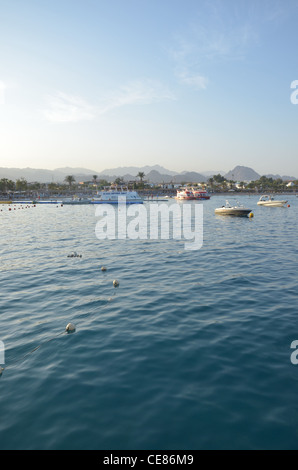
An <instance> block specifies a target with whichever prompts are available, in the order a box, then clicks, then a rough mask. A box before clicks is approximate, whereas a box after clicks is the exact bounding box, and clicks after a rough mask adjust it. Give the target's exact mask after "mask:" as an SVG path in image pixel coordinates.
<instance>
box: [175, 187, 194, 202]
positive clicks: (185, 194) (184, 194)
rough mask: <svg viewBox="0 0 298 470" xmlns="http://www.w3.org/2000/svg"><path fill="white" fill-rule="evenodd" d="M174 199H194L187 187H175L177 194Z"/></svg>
mask: <svg viewBox="0 0 298 470" xmlns="http://www.w3.org/2000/svg"><path fill="white" fill-rule="evenodd" d="M176 199H179V200H180V201H189V200H193V199H195V197H194V195H193V192H192V191H190V190H189V189H187V188H181V189H177V196H176Z"/></svg>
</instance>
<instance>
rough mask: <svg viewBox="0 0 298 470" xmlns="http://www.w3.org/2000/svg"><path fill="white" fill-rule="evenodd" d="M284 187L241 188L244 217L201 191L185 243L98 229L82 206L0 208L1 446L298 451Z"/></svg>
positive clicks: (295, 280) (293, 237)
mask: <svg viewBox="0 0 298 470" xmlns="http://www.w3.org/2000/svg"><path fill="white" fill-rule="evenodd" d="M233 199H234V198H231V200H230V202H234V201H233ZM288 199H289V204H290V206H291V207H289V208H288V207H286V208H268V207H259V206H257V201H258V197H256V196H251V197H245V196H243V197H241V203H243V204H244V205H245V206H248V207H249V208H251V209H252V210H253V213H254V218H251V219H249V218H237V217H236V218H233V217H221V216H216V215H215V214H214V209H215V208H216V207H220V206H222V205H224V204H225V198H224V197H221V196H213V197H212V198H211V199H210V200H209V201H204V202H202V203H201V204H203V206H204V226H203V227H204V241H203V246H202V248H201V249H200V250H196V251H189V250H185V245H184V242H183V240H173V239H169V240H161V239H158V240H150V239H148V240H131V239H127V240H117V239H115V240H108V239H107V240H99V239H98V238H97V237H96V235H95V227H96V223H97V219H96V217H95V208H94V206H92V205H90V206H88V205H86V206H66V205H65V206H63V207H62V206H61V205H53V204H51V205H44V204H42V205H37V206H36V207H33V206H30V207H26V206H22V207H23V208H22V207H21V206H12V210H11V211H9V210H8V206H1V207H0V208H2V212H0V235H1V238H0V240H1V246H0V263H1V264H0V292H1V297H0V341H1V343H0V345H1V344H2V345H3V348H5V364H3V365H2V367H4V371H3V374H2V376H1V377H0V399H1V414H0V448H1V449H104V450H113V449H114V450H116V449H118V450H119V449H130V450H137V449H151V450H152V449H155V450H167V449H171V450H183V449H185V450H186V449H187V450H195V449H298V399H297V396H298V366H295V365H293V363H292V362H291V354H292V353H293V350H291V343H292V342H293V341H295V340H297V339H298V306H297V292H298V276H297V254H298V250H297V230H298V212H297V207H298V203H297V202H298V200H297V199H296V198H295V197H294V196H289V197H288ZM168 204H170V202H169V203H168ZM193 204H197V202H195V203H193ZM74 251H75V252H76V253H77V254H79V255H81V257H69V254H70V253H72V252H74ZM102 266H105V267H106V268H107V270H106V271H104V272H103V271H101V267H102ZM114 279H117V280H118V281H119V287H118V288H116V289H115V288H114V287H113V280H114ZM70 322H71V323H73V324H75V325H76V331H75V332H74V333H72V334H67V333H66V332H65V327H66V325H67V324H68V323H70ZM3 348H2V349H3ZM2 352H3V355H4V351H2ZM2 360H3V359H2ZM3 362H4V361H3ZM0 365H1V364H0Z"/></svg>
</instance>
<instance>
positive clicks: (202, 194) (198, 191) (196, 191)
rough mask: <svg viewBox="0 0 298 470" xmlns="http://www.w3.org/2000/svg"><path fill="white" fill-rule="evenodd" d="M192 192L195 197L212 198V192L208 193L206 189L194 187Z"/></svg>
mask: <svg viewBox="0 0 298 470" xmlns="http://www.w3.org/2000/svg"><path fill="white" fill-rule="evenodd" d="M192 193H193V195H194V197H195V199H210V197H211V196H210V194H208V193H207V191H206V189H194V188H192Z"/></svg>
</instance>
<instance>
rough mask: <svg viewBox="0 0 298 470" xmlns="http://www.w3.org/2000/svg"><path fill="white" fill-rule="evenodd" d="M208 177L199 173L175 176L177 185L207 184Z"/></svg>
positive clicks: (184, 173)
mask: <svg viewBox="0 0 298 470" xmlns="http://www.w3.org/2000/svg"><path fill="white" fill-rule="evenodd" d="M207 179H208V178H207V177H206V176H204V175H202V174H201V173H197V172H196V171H184V172H183V173H180V175H177V176H175V182H176V183H187V182H191V183H205V182H206V181H207Z"/></svg>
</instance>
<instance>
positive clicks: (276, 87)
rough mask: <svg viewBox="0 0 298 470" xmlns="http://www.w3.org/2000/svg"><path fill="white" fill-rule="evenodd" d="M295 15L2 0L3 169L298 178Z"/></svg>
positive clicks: (252, 8)
mask: <svg viewBox="0 0 298 470" xmlns="http://www.w3.org/2000/svg"><path fill="white" fill-rule="evenodd" d="M297 14H298V0H212V1H210V0H0V167H18V168H26V167H31V168H46V169H55V168H61V167H80V168H82V167H83V168H88V169H92V170H93V171H96V172H100V171H103V170H104V169H106V168H114V167H119V166H138V167H141V166H145V165H156V164H159V165H162V166H164V167H165V168H168V169H170V170H174V171H178V172H180V171H198V172H205V171H216V172H217V171H221V172H222V171H225V172H227V171H229V170H231V169H233V168H234V167H235V166H236V165H244V166H248V167H250V168H253V169H254V170H255V171H257V172H258V173H259V174H268V173H273V174H280V175H290V176H297V177H298V159H297V152H296V149H297V139H296V136H297V134H298V132H297V131H298V105H297V103H296V101H298V99H294V98H295V97H296V95H295V96H294V94H295V89H296V87H297V90H298V82H297V83H296V84H295V81H296V80H298V52H297V44H298V28H297ZM291 85H292V88H291ZM297 96H298V94H297Z"/></svg>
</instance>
